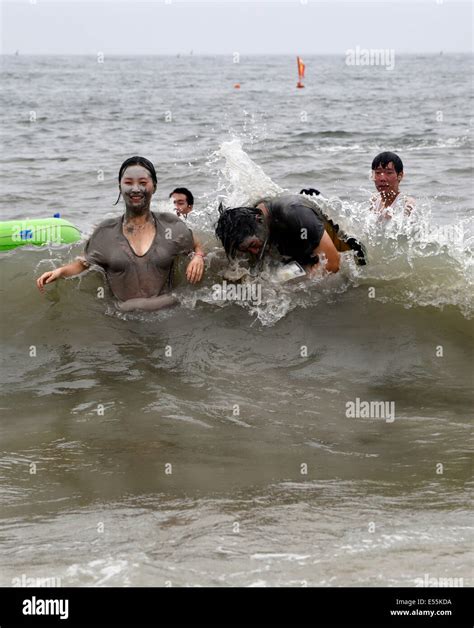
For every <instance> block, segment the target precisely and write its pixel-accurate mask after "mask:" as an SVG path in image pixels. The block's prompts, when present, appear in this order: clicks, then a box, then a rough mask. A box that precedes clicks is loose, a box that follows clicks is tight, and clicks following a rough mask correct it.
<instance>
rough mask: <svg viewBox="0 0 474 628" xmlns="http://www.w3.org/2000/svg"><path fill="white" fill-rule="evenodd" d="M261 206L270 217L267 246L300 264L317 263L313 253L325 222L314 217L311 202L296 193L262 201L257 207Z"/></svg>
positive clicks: (316, 257) (322, 232) (321, 235)
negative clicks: (263, 206) (263, 205)
mask: <svg viewBox="0 0 474 628" xmlns="http://www.w3.org/2000/svg"><path fill="white" fill-rule="evenodd" d="M260 203H264V204H265V206H266V207H267V209H268V211H269V214H270V238H269V244H271V245H273V246H275V247H276V248H277V249H278V252H279V253H280V255H282V256H284V257H290V258H291V259H293V260H295V261H296V262H298V263H299V264H302V265H305V264H316V263H317V262H318V256H317V255H314V254H313V251H314V249H315V248H316V247H317V246H318V245H319V243H320V242H321V238H322V237H323V234H324V222H323V221H322V220H321V218H319V217H318V216H317V215H316V213H315V210H314V203H312V202H311V201H310V200H309V199H305V198H303V197H301V196H298V195H297V194H282V195H280V196H277V197H275V198H264V199H261V200H260V201H258V203H256V205H258V204H260Z"/></svg>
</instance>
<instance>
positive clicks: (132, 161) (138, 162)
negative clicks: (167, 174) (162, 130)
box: [115, 155, 158, 205]
mask: <svg viewBox="0 0 474 628" xmlns="http://www.w3.org/2000/svg"><path fill="white" fill-rule="evenodd" d="M129 166H143V167H144V168H146V170H148V172H149V173H150V176H151V179H152V181H153V183H154V185H155V187H156V184H157V182H158V179H157V177H156V170H155V166H154V165H153V164H152V163H151V161H150V160H149V159H147V158H146V157H140V155H134V156H133V157H129V158H128V159H126V160H125V161H124V162H123V164H122V165H121V166H120V170H119V175H118V182H119V185H120V181H121V180H122V175H123V173H124V172H125V170H126V169H127V168H128V167H129ZM121 195H122V192H119V195H118V199H117V200H116V201H115V205H117V203H118V202H119V200H120V196H121Z"/></svg>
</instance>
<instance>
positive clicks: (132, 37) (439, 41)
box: [0, 0, 473, 55]
mask: <svg viewBox="0 0 474 628" xmlns="http://www.w3.org/2000/svg"><path fill="white" fill-rule="evenodd" d="M0 1H1V6H2V26H1V34H2V45H1V50H2V53H6V54H12V53H14V52H15V51H16V50H18V51H19V52H20V54H94V55H96V54H97V52H98V51H102V52H104V54H106V55H107V54H109V55H110V54H176V53H182V54H186V53H189V52H190V51H191V50H193V51H194V54H216V53H217V54H232V53H233V52H239V53H240V54H278V53H281V54H295V53H299V54H302V55H303V54H322V53H334V54H344V52H345V50H346V49H348V48H355V47H356V46H360V47H361V48H384V49H385V48H393V49H395V51H396V53H397V54H399V53H404V52H435V53H438V52H440V51H441V50H442V51H443V52H472V46H473V44H472V35H473V29H472V12H473V5H472V3H471V1H467V2H455V1H451V0H423V1H420V2H412V1H409V0H398V1H395V2H387V1H385V0H377V1H375V0H374V1H372V2H356V1H346V2H340V1H338V0H333V1H331V2H319V1H317V0H292V1H288V0H285V1H281V0H267V1H250V0H248V1H238V2H236V1H228V0H214V1H213V2H201V1H200V0H193V1H191V0H149V1H148V2H135V1H132V0H125V1H124V0H96V1H92V2H90V1H79V2H78V1H77V0H76V1H73V0H61V1H58V2H50V1H46V0H15V1H9V0H3V1H2V0H0Z"/></svg>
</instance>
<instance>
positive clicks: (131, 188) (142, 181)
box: [115, 155, 157, 216]
mask: <svg viewBox="0 0 474 628" xmlns="http://www.w3.org/2000/svg"><path fill="white" fill-rule="evenodd" d="M118 183H119V190H120V192H119V196H118V199H117V203H118V202H119V200H120V196H123V200H124V201H125V207H126V208H127V212H128V213H130V214H133V215H136V216H139V215H140V214H144V213H146V212H148V211H149V210H150V203H151V197H152V196H153V194H154V193H155V191H156V183H157V179H156V171H155V166H154V165H153V164H152V163H151V161H149V160H148V159H146V158H145V157H140V156H138V155H135V156H134V157H130V158H129V159H126V160H125V161H124V162H123V164H122V165H121V166H120V170H119V175H118ZM117 203H115V204H117Z"/></svg>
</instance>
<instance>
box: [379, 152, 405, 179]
mask: <svg viewBox="0 0 474 628" xmlns="http://www.w3.org/2000/svg"><path fill="white" fill-rule="evenodd" d="M390 162H392V163H393V165H394V168H395V171H396V173H397V174H400V173H401V172H403V163H402V160H401V159H400V157H399V156H398V155H396V154H395V153H391V152H390V151H385V152H384V153H380V154H378V155H377V157H375V158H374V160H373V162H372V170H375V169H376V168H380V166H382V168H386V167H387V166H388V164H389V163H390Z"/></svg>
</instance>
